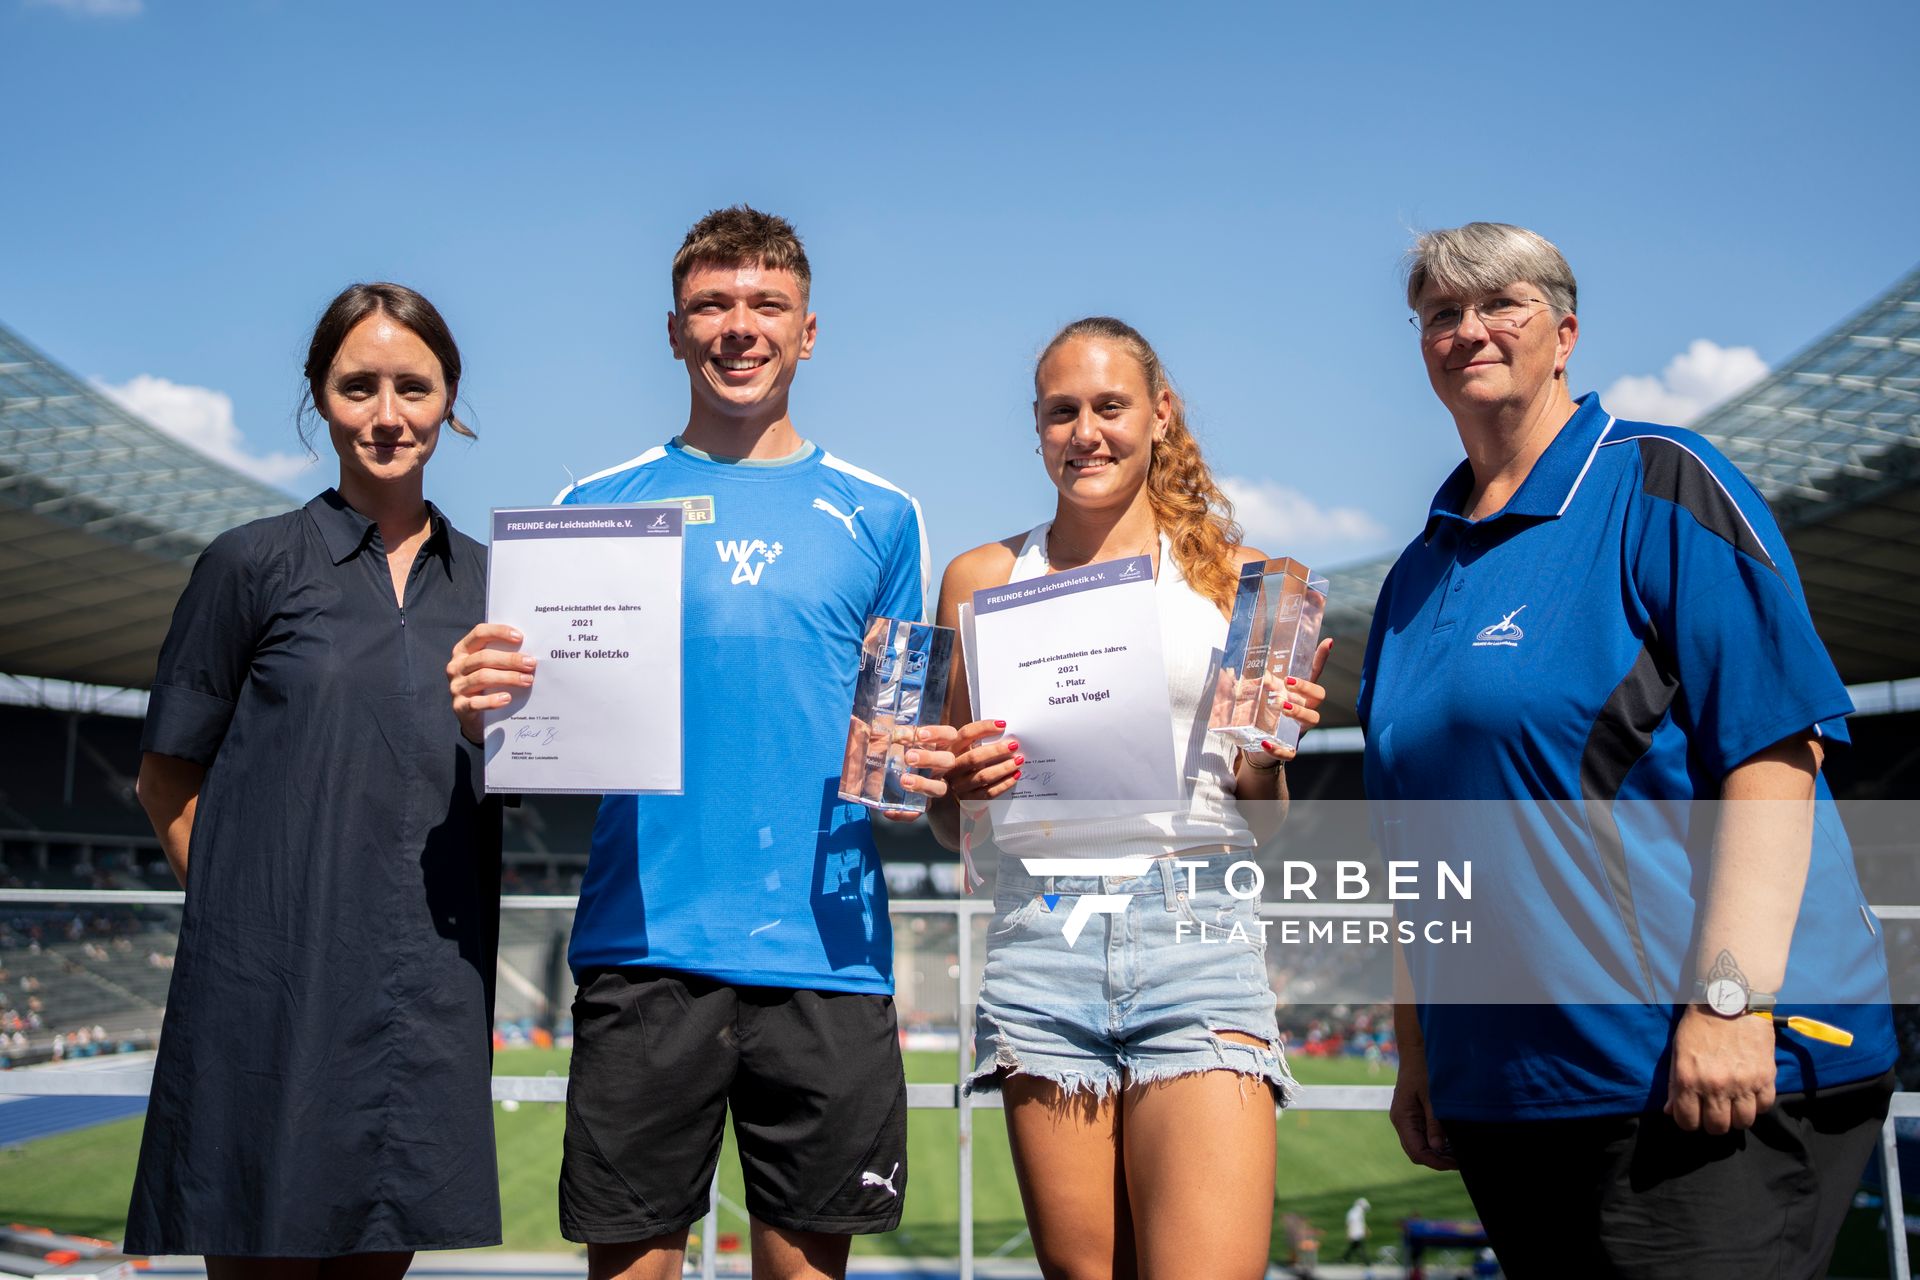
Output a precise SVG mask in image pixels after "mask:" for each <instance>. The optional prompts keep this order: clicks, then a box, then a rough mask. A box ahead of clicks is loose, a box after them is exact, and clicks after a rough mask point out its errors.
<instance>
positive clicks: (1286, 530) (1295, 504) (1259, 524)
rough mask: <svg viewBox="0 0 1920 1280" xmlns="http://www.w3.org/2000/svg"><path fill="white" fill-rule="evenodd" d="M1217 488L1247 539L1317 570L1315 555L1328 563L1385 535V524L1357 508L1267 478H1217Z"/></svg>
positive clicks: (1374, 547)
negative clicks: (1328, 501)
mask: <svg viewBox="0 0 1920 1280" xmlns="http://www.w3.org/2000/svg"><path fill="white" fill-rule="evenodd" d="M1220 488H1221V491H1222V492H1224V493H1225V494H1226V495H1227V497H1228V499H1229V500H1231V501H1232V503H1233V515H1234V519H1236V520H1238V521H1239V522H1240V527H1241V528H1243V529H1245V530H1246V534H1247V542H1248V543H1249V544H1250V545H1252V546H1256V547H1259V548H1261V549H1262V550H1264V551H1266V552H1267V554H1269V555H1275V556H1296V557H1298V558H1300V559H1302V560H1304V561H1306V562H1307V563H1308V564H1312V565H1313V567H1315V568H1319V567H1320V566H1319V565H1317V564H1314V561H1315V560H1316V559H1318V560H1322V561H1328V562H1329V563H1330V562H1331V561H1332V560H1336V559H1342V558H1345V557H1348V556H1353V555H1358V554H1361V553H1364V552H1367V551H1373V550H1377V549H1378V545H1379V543H1380V542H1381V541H1382V540H1383V539H1384V538H1385V537H1386V536H1387V531H1386V528H1385V527H1384V526H1383V525H1381V523H1380V522H1379V521H1377V520H1375V519H1374V518H1373V517H1372V516H1370V515H1368V514H1367V513H1366V512H1364V511H1362V510H1360V509H1359V508H1358V507H1331V508H1329V507H1322V506H1321V505H1320V504H1319V503H1317V502H1315V501H1314V500H1313V499H1312V498H1310V497H1308V496H1307V495H1306V494H1304V493H1302V492H1300V491H1299V490H1298V489H1294V488H1291V487H1289V486H1287V485H1284V484H1276V483H1274V482H1273V481H1271V480H1247V479H1243V478H1241V477H1239V476H1221V477H1220Z"/></svg>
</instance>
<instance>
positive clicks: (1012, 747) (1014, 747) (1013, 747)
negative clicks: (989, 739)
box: [1007, 738, 1020, 751]
mask: <svg viewBox="0 0 1920 1280" xmlns="http://www.w3.org/2000/svg"><path fill="white" fill-rule="evenodd" d="M1019 749H1020V742H1019V739H1017V738H1016V739H1013V740H1012V741H1009V742H1008V743H1007V750H1009V751H1018V750H1019Z"/></svg>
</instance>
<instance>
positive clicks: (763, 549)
mask: <svg viewBox="0 0 1920 1280" xmlns="http://www.w3.org/2000/svg"><path fill="white" fill-rule="evenodd" d="M713 549H714V550H715V551H718V552H719V553H720V563H721V564H730V565H732V566H733V577H732V579H731V581H732V583H733V585H734V586H736V587H737V586H739V585H740V584H741V583H743V582H744V583H746V584H747V585H748V586H750V587H757V586H759V585H760V575H761V574H762V573H764V572H765V571H766V568H767V566H768V565H770V564H772V563H773V562H774V561H775V560H778V559H779V558H780V553H781V552H782V551H785V550H786V548H785V547H783V546H781V545H780V544H779V543H777V542H776V543H774V544H773V545H772V546H768V545H767V543H766V541H765V540H764V539H761V538H753V539H751V540H749V539H744V538H729V539H727V540H725V541H722V540H721V539H719V538H715V539H714V541H713ZM755 556H758V557H760V558H759V559H758V560H756V559H754V557H755Z"/></svg>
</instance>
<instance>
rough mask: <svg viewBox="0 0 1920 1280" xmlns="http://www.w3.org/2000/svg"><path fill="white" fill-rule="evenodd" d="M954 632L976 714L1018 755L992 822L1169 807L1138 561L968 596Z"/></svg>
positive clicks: (1164, 731) (1147, 595)
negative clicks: (1014, 739)
mask: <svg viewBox="0 0 1920 1280" xmlns="http://www.w3.org/2000/svg"><path fill="white" fill-rule="evenodd" d="M963 626H964V629H965V632H966V636H965V643H966V646H967V666H968V672H969V676H970V678H971V679H972V680H973V682H974V706H975V707H977V708H978V709H979V710H978V711H977V712H976V714H977V715H979V716H981V717H983V718H986V717H991V718H993V719H996V720H1005V721H1006V722H1007V732H1009V733H1011V734H1017V735H1018V736H1019V740H1020V746H1021V752H1022V754H1024V755H1025V756H1026V758H1027V763H1026V764H1025V765H1024V766H1022V768H1021V773H1020V781H1019V782H1017V783H1015V784H1014V788H1013V790H1012V791H1011V792H1009V793H1008V794H1007V795H1005V796H1003V797H1001V798H1000V799H999V800H996V801H994V822H995V823H996V824H997V825H1002V826H1006V825H1012V824H1016V823H1020V822H1031V821H1047V820H1057V819H1062V818H1077V817H1089V818H1093V817H1101V816H1108V815H1110V814H1119V813H1153V812H1159V811H1162V810H1166V809H1171V808H1174V807H1176V805H1177V804H1178V803H1179V800H1180V795H1181V790H1180V779H1179V769H1178V765H1177V764H1176V763H1175V761H1174V756H1173V734H1172V731H1171V723H1172V722H1171V717H1170V713H1169V712H1168V709H1167V667H1166V660H1165V657H1164V656H1163V654H1162V653H1161V648H1160V613H1159V610H1158V608H1157V607H1156V605H1155V603H1154V582H1153V560H1152V558H1151V557H1150V556H1133V557H1131V558H1129V559H1126V560H1106V561H1102V562H1100V563H1098V564H1089V565H1083V566H1082V567H1080V568H1078V569H1069V570H1067V571H1065V572H1062V573H1053V574H1048V575H1047V576H1046V577H1043V578H1029V579H1025V580H1023V581H1019V582H1010V583H1008V584H1007V585H1006V586H1004V587H990V588H988V589H986V590H984V591H976V592H974V593H973V603H972V607H971V608H970V609H969V610H967V616H966V617H965V619H964V621H963Z"/></svg>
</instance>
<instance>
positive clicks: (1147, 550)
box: [1040, 525, 1160, 578]
mask: <svg viewBox="0 0 1920 1280" xmlns="http://www.w3.org/2000/svg"><path fill="white" fill-rule="evenodd" d="M1159 550H1160V539H1159V537H1158V534H1157V531H1156V536H1155V537H1154V540H1153V541H1152V542H1150V543H1148V544H1147V545H1146V546H1144V547H1142V548H1140V549H1139V550H1138V551H1135V552H1133V554H1134V555H1136V556H1146V557H1147V558H1148V559H1149V560H1152V561H1153V562H1154V565H1153V573H1154V576H1155V577H1156V578H1157V577H1159V576H1160V564H1159V558H1158V556H1157V555H1156V554H1155V553H1156V552H1158V551H1159ZM1040 556H1041V558H1042V559H1044V560H1045V561H1046V562H1047V572H1048V573H1060V572H1062V570H1061V569H1060V568H1059V566H1058V565H1056V564H1054V562H1053V526H1052V525H1048V526H1047V536H1046V537H1045V538H1043V539H1041V541H1040ZM1114 558H1115V559H1121V560H1124V559H1127V557H1126V556H1116V557H1114ZM1092 563H1093V561H1091V560H1083V561H1081V563H1080V564H1077V565H1074V566H1073V567H1074V568H1076V569H1078V568H1081V567H1083V566H1084V565H1088V564H1092Z"/></svg>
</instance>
